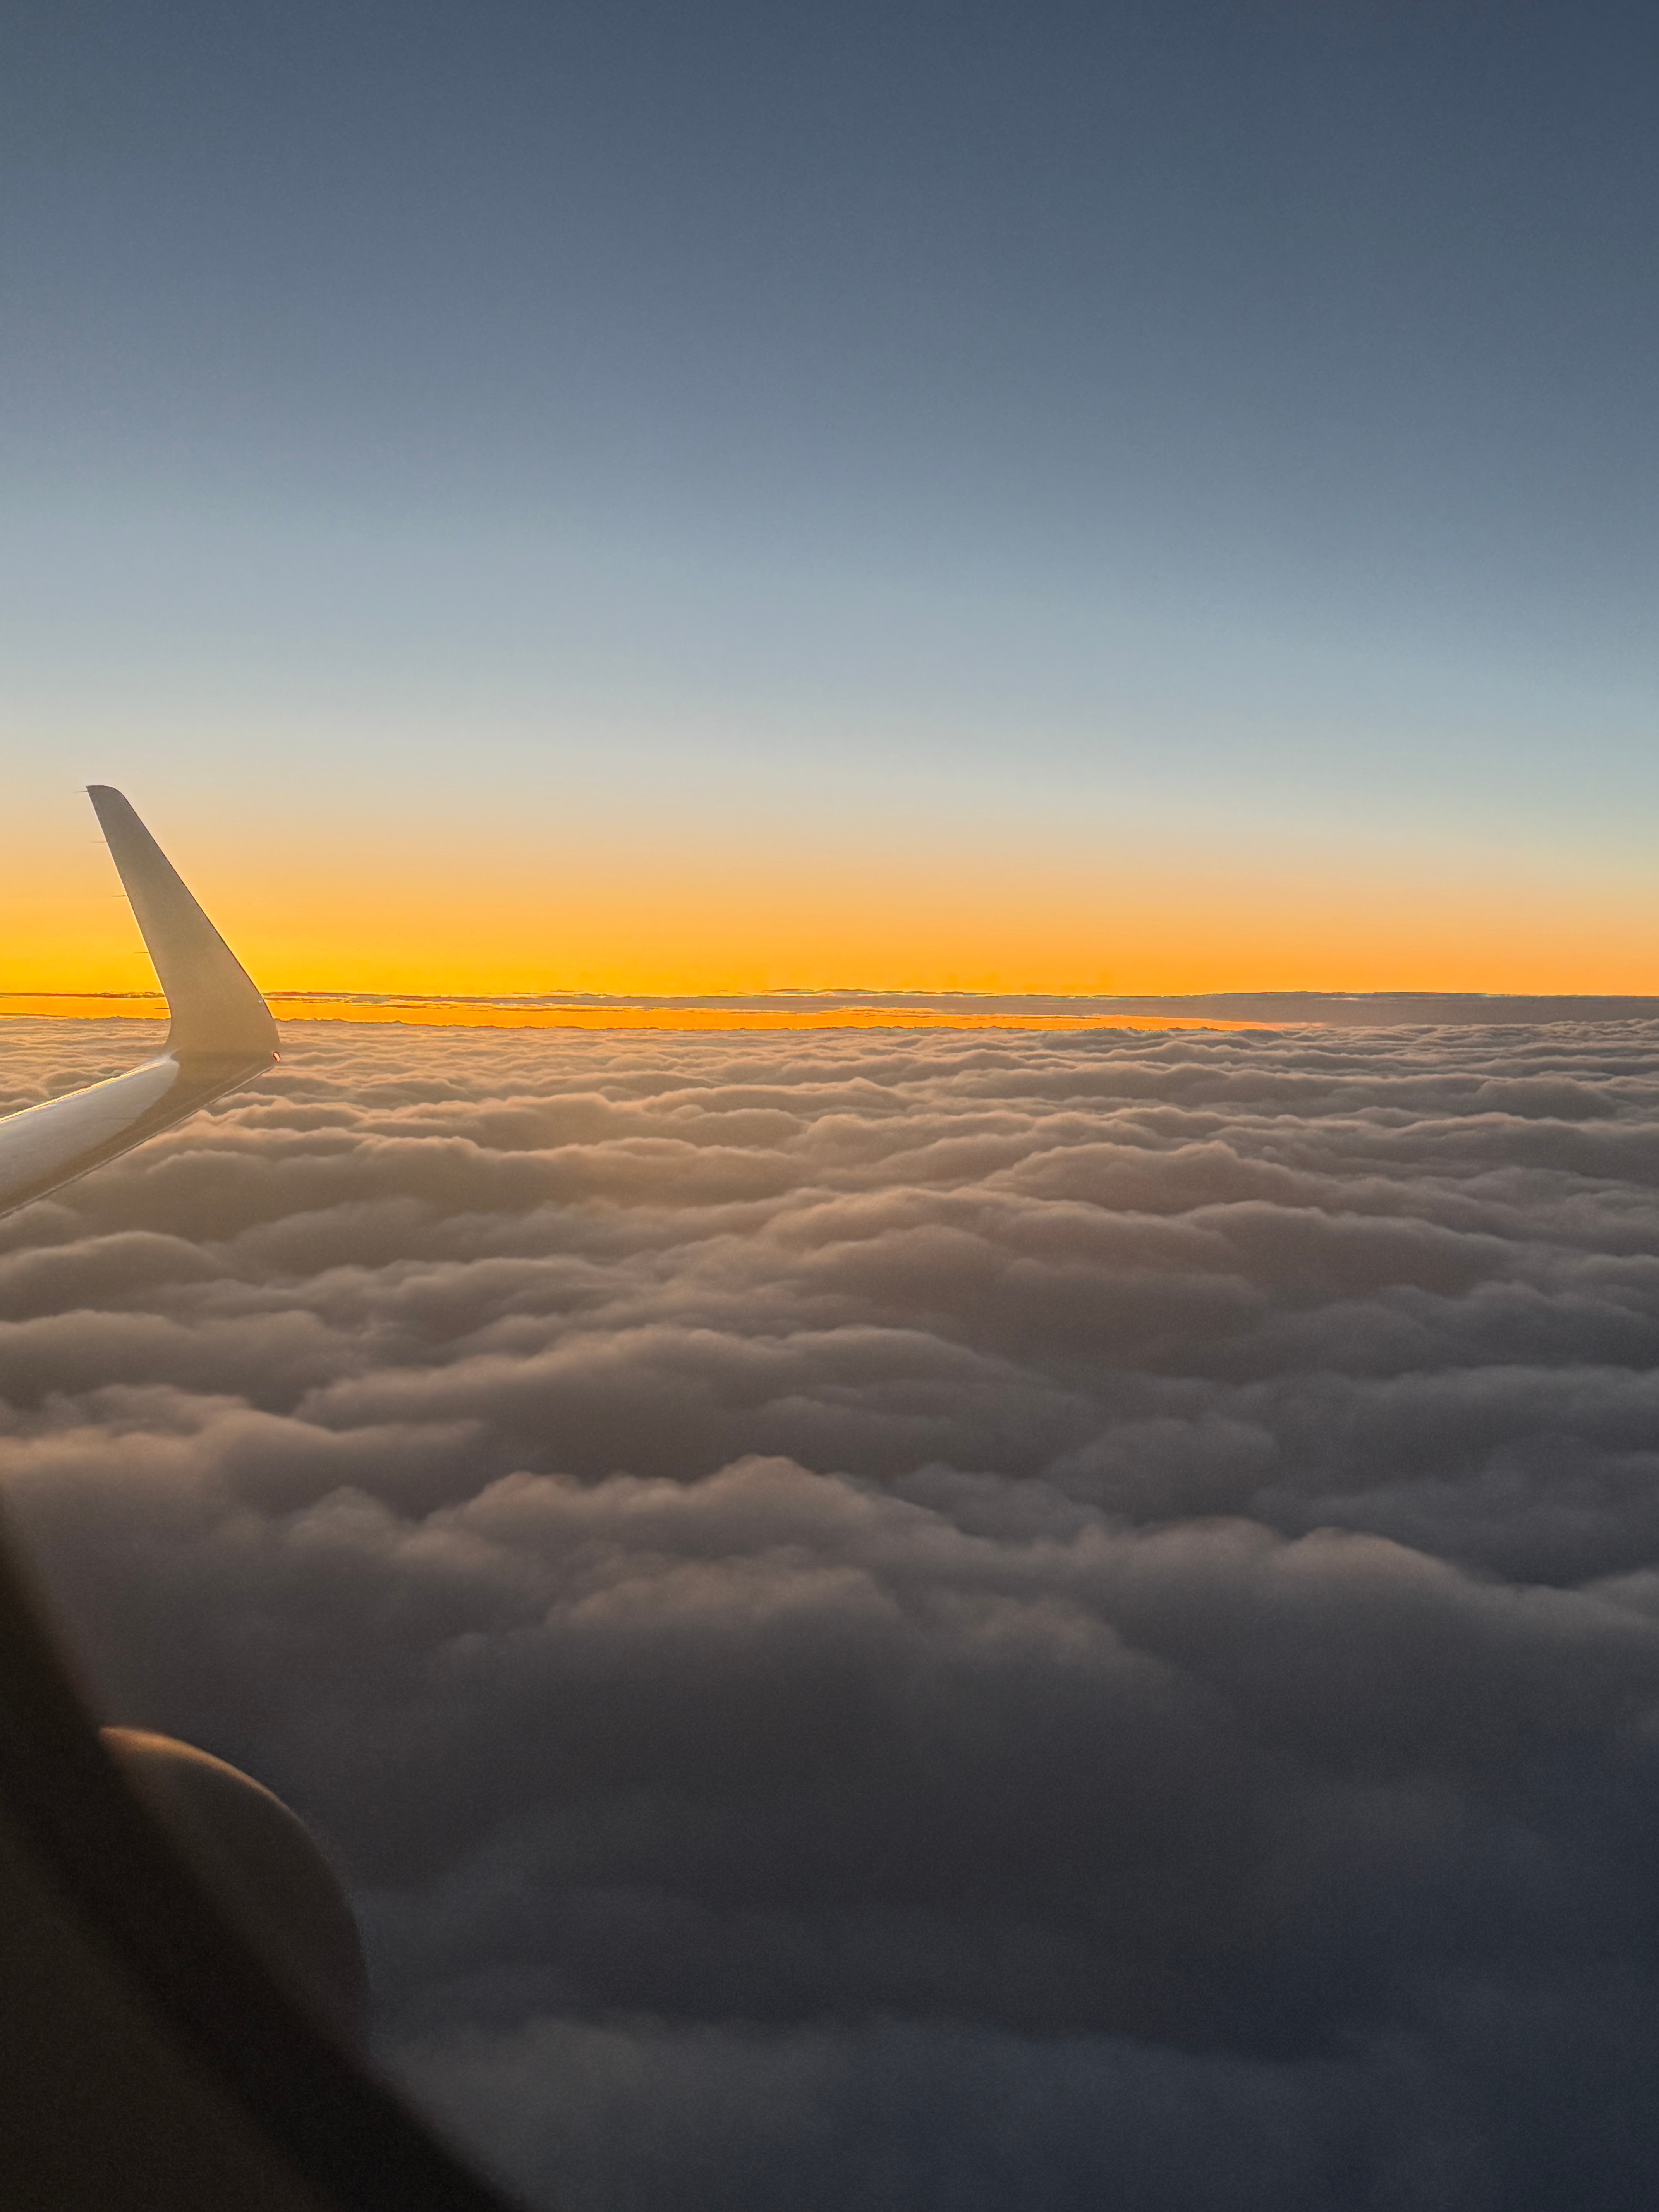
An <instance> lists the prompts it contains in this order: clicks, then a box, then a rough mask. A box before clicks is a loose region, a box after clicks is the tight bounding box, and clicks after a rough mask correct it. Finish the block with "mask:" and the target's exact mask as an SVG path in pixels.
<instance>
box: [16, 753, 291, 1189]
mask: <svg viewBox="0 0 1659 2212" xmlns="http://www.w3.org/2000/svg"><path fill="white" fill-rule="evenodd" d="M87 795H88V798H89V799H91V801H92V804H93V807H94V811H95V812H96V814H97V816H98V821H99V824H100V828H101V829H102V830H103V832H104V836H105V838H106V842H107V843H108V845H109V849H110V852H111V854H112V857H113V859H114V861H115V866H116V868H117V870H118V872H119V875H120V878H121V885H122V888H123V890H125V892H126V895H127V897H128V899H129V900H130V901H131V905H132V910H133V913H134V914H135V915H136V916H137V921H138V927H139V929H140V930H141V931H142V932H143V939H144V944H145V946H146V947H147V949H148V951H149V957H150V959H151V960H152V961H153V962H154V963H155V973H156V975H158V976H159V977H160V979H161V988H162V990H163V991H164V992H165V993H166V994H167V1008H168V1011H169V1012H170V1013H171V1015H172V1017H173V1022H172V1027H171V1028H170V1029H169V1030H168V1031H167V1042H166V1044H165V1045H163V1047H162V1048H161V1051H160V1052H159V1053H158V1054H156V1055H155V1058H154V1059H152V1060H145V1061H143V1063H142V1065H140V1066H137V1067H131V1068H129V1069H128V1070H127V1072H126V1073H125V1075H116V1076H112V1077H111V1078H110V1079H109V1080H108V1081H107V1082H106V1083H94V1084H91V1085H88V1088H87V1089H86V1090H84V1091H70V1092H69V1093H68V1095H67V1096H66V1097H62V1098H48V1099H46V1100H44V1101H43V1102H42V1103H41V1104H40V1105H39V1106H26V1107H25V1108H24V1109H22V1111H21V1113H18V1114H11V1115H7V1116H6V1117H5V1118H4V1119H0V1212H9V1211H10V1210H11V1208H12V1207H14V1206H24V1205H27V1202H28V1201H29V1200H31V1199H33V1198H41V1197H44V1196H45V1195H46V1193H47V1192H48V1191H52V1190H56V1189H57V1188H58V1187H59V1185H60V1184H63V1183H66V1182H71V1181H72V1180H73V1179H74V1178H75V1177H76V1176H80V1175H84V1174H85V1173H86V1171H87V1170H88V1168H95V1167H98V1166H100V1165H101V1164H102V1163H103V1162H104V1161H105V1160H112V1159H114V1158H116V1156H117V1154H118V1153H120V1152H130V1151H131V1148H132V1147H133V1146H135V1145H142V1144H143V1141H144V1139H146V1138H147V1137H153V1136H155V1133H157V1131H158V1130H161V1129H167V1128H171V1127H173V1123H174V1122H175V1121H185V1120H186V1119H187V1118H188V1117H189V1116H190V1115H191V1114H193V1113H195V1111H196V1110H197V1107H199V1106H204V1105H206V1103H208V1101H209V1100H210V1099H211V1098H216V1097H218V1096H219V1095H220V1093H221V1092H222V1091H229V1090H232V1089H234V1087H235V1085H237V1084H239V1083H245V1082H246V1080H247V1079H248V1078H249V1076H251V1075H257V1074H258V1073H260V1072H261V1070H263V1069H264V1068H267V1067H269V1066H270V1065H271V1063H272V1061H274V1060H275V1059H276V1023H275V1022H274V1021H272V1019H271V1018H270V1010H269V1008H268V1007H267V1006H266V1005H265V1002H264V1000H263V999H262V998H261V997H260V995H259V993H258V988H257V987H256V986H255V984H254V982H253V981H252V977H251V976H250V975H248V973H247V971H246V969H244V968H243V967H242V965H241V963H240V962H239V961H238V959H237V957H236V956H235V954H234V952H233V951H231V949H230V947H229V946H228V945H227V944H226V943H225V940H224V939H223V938H222V937H221V936H220V934H219V933H218V931H217V930H216V928H215V927H213V924H212V923H211V922H210V921H209V920H208V918H207V916H206V915H204V913H203V911H202V909H201V908H200V907H199V906H197V903H196V902H195V900H194V899H193V898H192V897H191V895H190V893H189V891H188V890H186V889H185V885H184V884H183V882H182V881H181V879H180V878H179V873H178V872H177V870H176V869H175V868H174V867H173V864H172V862H171V861H170V860H168V859H167V855H166V854H165V853H163V852H162V850H161V847H160V846H159V845H158V844H157V843H156V842H155V839H154V838H153V837H152V836H150V834H149V830H148V829H145V827H144V825H143V823H142V822H141V821H140V820H139V819H138V817H137V815H136V814H135V813H134V812H133V811H132V808H131V806H130V805H128V803H127V801H126V800H125V799H124V798H123V797H122V795H121V793H119V792H118V791H112V789H111V788H110V787H109V786H108V785H107V784H100V783H96V784H94V785H92V786H91V787H90V789H89V790H88V794H87Z"/></svg>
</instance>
